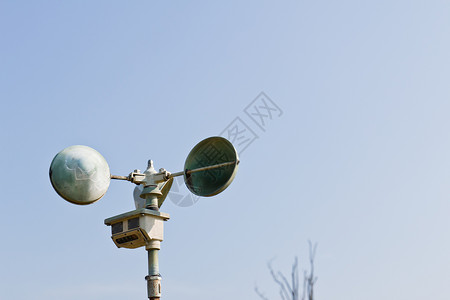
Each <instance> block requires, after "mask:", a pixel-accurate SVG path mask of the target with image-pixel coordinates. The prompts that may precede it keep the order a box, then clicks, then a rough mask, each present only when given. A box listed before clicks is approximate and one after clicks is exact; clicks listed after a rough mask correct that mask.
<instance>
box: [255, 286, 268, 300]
mask: <svg viewBox="0 0 450 300" xmlns="http://www.w3.org/2000/svg"><path fill="white" fill-rule="evenodd" d="M255 293H256V294H258V296H259V297H260V298H261V299H263V300H269V299H268V298H267V297H266V296H264V294H263V293H261V292H260V291H259V290H258V287H257V286H255Z"/></svg>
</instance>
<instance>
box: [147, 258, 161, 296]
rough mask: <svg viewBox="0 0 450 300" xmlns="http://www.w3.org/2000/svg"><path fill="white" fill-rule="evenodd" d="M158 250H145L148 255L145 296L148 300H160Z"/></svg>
mask: <svg viewBox="0 0 450 300" xmlns="http://www.w3.org/2000/svg"><path fill="white" fill-rule="evenodd" d="M158 251H159V249H147V253H148V276H146V277H145V279H146V280H147V295H148V299H150V300H159V299H161V275H160V274H159V260H158Z"/></svg>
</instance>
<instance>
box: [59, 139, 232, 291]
mask: <svg viewBox="0 0 450 300" xmlns="http://www.w3.org/2000/svg"><path fill="white" fill-rule="evenodd" d="M238 164H239V158H238V154H237V152H236V149H235V148H234V147H233V145H232V144H231V143H230V142H229V141H228V140H227V139H225V138H222V137H210V138H207V139H205V140H203V141H201V142H200V143H198V144H197V145H196V146H195V147H194V148H193V149H192V150H191V152H190V153H189V155H188V157H187V158H186V161H185V164H184V170H183V171H180V172H176V173H170V172H168V171H166V170H165V169H163V168H161V169H159V170H158V171H156V170H155V168H154V165H153V161H152V160H149V161H148V166H147V169H146V170H145V172H143V173H141V171H140V170H134V171H133V172H131V173H130V174H129V175H128V176H117V175H111V173H110V169H109V165H108V163H107V162H106V160H105V158H104V157H103V156H102V155H101V154H100V153H99V152H97V151H96V150H94V149H92V148H90V147H87V146H81V145H76V146H70V147H68V148H65V149H64V150H62V151H60V152H59V153H58V154H57V155H56V156H55V158H53V161H52V163H51V165H50V181H51V183H52V185H53V188H54V189H55V191H56V192H57V193H58V194H59V195H60V196H61V197H62V198H64V199H65V200H67V201H69V202H71V203H73V204H78V205H87V204H91V203H94V202H95V201H97V200H99V199H100V198H102V197H103V196H104V195H105V193H106V191H107V190H108V187H109V184H110V181H111V179H116V180H126V181H130V182H132V183H134V184H136V185H137V186H136V188H135V191H134V193H133V194H134V202H135V206H136V209H135V210H132V211H129V212H126V213H123V214H120V215H117V216H114V217H111V218H108V219H106V220H105V224H106V225H107V226H111V238H112V240H113V242H114V244H115V245H116V246H117V247H118V248H129V249H134V248H139V247H145V249H146V250H147V252H148V266H149V270H148V276H146V277H145V279H146V280H147V293H148V298H149V299H150V300H156V299H158V300H159V299H160V298H161V275H160V273H159V262H158V251H159V250H160V248H161V247H160V245H161V242H162V241H163V228H164V221H167V220H169V218H170V216H169V214H166V213H163V212H160V211H159V209H160V208H161V205H162V204H163V202H164V200H165V199H166V197H167V194H168V193H169V190H170V188H171V186H172V183H173V178H174V177H177V176H183V177H184V182H185V184H186V187H187V188H188V189H189V190H190V191H191V192H192V193H193V194H195V195H197V196H202V197H210V196H214V195H217V194H219V193H221V192H222V191H223V190H225V189H226V188H227V187H228V186H229V185H230V184H231V182H232V181H233V179H234V177H235V175H236V172H237V169H238Z"/></svg>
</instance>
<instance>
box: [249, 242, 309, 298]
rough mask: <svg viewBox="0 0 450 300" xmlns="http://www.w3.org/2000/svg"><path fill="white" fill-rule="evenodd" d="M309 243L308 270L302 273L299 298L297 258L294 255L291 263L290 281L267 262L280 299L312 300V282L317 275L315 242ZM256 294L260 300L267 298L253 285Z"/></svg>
mask: <svg viewBox="0 0 450 300" xmlns="http://www.w3.org/2000/svg"><path fill="white" fill-rule="evenodd" d="M308 244H309V264H310V271H309V273H308V272H307V271H306V270H305V271H304V273H303V291H302V297H301V299H300V298H299V295H300V294H299V289H300V282H299V270H298V258H297V257H295V260H294V263H293V264H292V271H291V282H289V281H288V280H287V278H286V276H284V275H283V273H281V272H275V271H274V269H273V268H272V264H271V261H269V263H267V267H268V269H269V271H270V275H271V276H272V279H273V281H275V283H276V284H278V286H279V288H280V290H279V293H280V297H281V300H314V284H315V283H316V282H317V276H314V259H315V256H316V249H317V243H315V244H314V246H313V245H312V243H311V241H308ZM255 292H256V294H257V295H258V296H259V297H260V298H261V299H262V300H269V299H268V298H267V297H266V296H265V295H264V294H263V293H261V292H260V291H259V290H258V287H256V286H255Z"/></svg>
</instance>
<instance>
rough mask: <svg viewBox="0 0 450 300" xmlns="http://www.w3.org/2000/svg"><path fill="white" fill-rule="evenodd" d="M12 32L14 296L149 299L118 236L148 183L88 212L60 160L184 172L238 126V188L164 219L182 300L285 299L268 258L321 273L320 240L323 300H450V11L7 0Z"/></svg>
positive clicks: (427, 5) (431, 4) (8, 286)
mask: <svg viewBox="0 0 450 300" xmlns="http://www.w3.org/2000/svg"><path fill="white" fill-rule="evenodd" d="M0 32H1V40H0V101H1V103H2V106H1V107H2V108H1V110H0V128H1V129H0V137H1V154H2V155H1V156H0V166H1V172H0V189H1V218H0V227H1V228H2V230H1V238H0V246H1V247H0V266H1V267H0V298H1V299H19V300H22V299H36V300H53V299H65V300H79V299H84V300H94V299H95V300H102V299H108V300H118V299H146V296H147V295H146V283H145V280H144V277H145V275H146V273H147V257H146V252H145V250H144V249H136V250H129V249H118V248H116V247H115V245H114V244H113V242H112V241H111V238H110V228H109V227H107V226H105V225H104V224H103V221H104V219H105V218H108V217H111V216H114V215H117V214H120V213H123V212H126V211H130V210H132V209H134V204H133V197H132V192H133V189H134V186H133V185H132V184H130V183H128V182H122V181H113V182H111V186H110V189H109V190H108V192H107V193H106V195H105V196H104V197H103V198H102V199H101V200H100V201H98V202H96V203H94V204H92V205H90V206H76V205H73V204H70V203H68V202H65V201H64V200H62V199H61V198H60V197H59V196H58V195H57V194H56V193H55V192H54V191H53V189H52V187H51V184H50V181H49V178H48V169H49V166H50V162H51V160H52V159H53V157H54V156H55V155H56V153H58V152H59V151H60V150H62V149H64V148H65V147H68V146H70V145H76V144H83V145H88V146H90V147H93V148H95V149H96V150H98V151H99V152H100V153H101V154H102V155H103V156H104V157H105V158H106V160H107V161H108V163H109V165H110V167H111V172H112V173H113V174H115V175H127V174H128V173H129V172H131V171H132V170H134V169H136V168H139V169H141V170H142V169H145V167H146V162H147V160H148V159H150V158H151V159H153V160H154V162H155V164H156V167H157V168H160V167H164V168H166V169H167V170H169V171H172V172H176V171H180V170H182V168H183V164H184V160H185V158H186V156H187V154H188V153H189V151H190V149H191V148H192V147H193V146H194V145H195V144H196V143H197V142H199V141H200V140H202V139H203V138H206V137H209V136H214V135H218V134H219V133H221V132H222V131H223V130H224V129H225V128H226V127H227V126H228V125H229V124H230V123H231V122H232V121H233V120H234V119H235V118H236V117H240V118H241V120H242V121H243V122H245V123H246V124H247V125H248V126H249V127H250V128H251V129H252V130H254V132H255V134H256V135H258V139H256V140H255V141H254V142H253V143H252V144H251V145H250V146H249V147H248V148H247V149H245V151H244V152H242V153H241V164H240V167H239V171H238V174H237V176H236V178H235V180H234V182H233V183H232V185H231V186H230V187H229V188H228V189H227V190H226V191H225V192H223V193H222V194H220V195H218V196H216V197H213V198H203V199H201V200H200V201H198V202H197V203H195V204H194V205H192V206H189V207H180V206H178V205H176V204H175V203H174V202H173V201H171V200H167V201H166V203H165V204H164V206H163V207H162V211H164V212H167V213H169V214H170V215H171V220H170V221H169V222H167V223H165V240H164V242H163V243H162V249H161V253H160V270H161V273H162V276H163V298H164V299H167V300H171V299H185V300H191V299H196V300H198V299H215V300H225V299H230V298H236V299H258V297H257V295H256V294H255V293H254V291H253V288H254V286H255V284H256V285H258V286H259V288H260V290H262V291H264V292H265V293H266V295H267V296H268V297H270V298H271V299H278V289H277V287H276V286H275V284H274V283H273V282H272V280H271V278H270V276H269V274H268V271H267V267H266V263H267V262H268V261H269V260H271V259H273V258H274V260H273V266H274V267H275V268H276V269H280V270H282V271H283V272H285V273H289V271H290V266H291V263H292V262H293V260H294V257H295V256H297V255H298V256H299V261H300V267H301V269H306V268H307V267H308V261H307V258H308V244H307V240H308V239H311V240H312V241H315V242H318V244H319V246H318V250H317V256H316V274H317V275H318V277H319V279H318V282H317V285H316V299H317V300H327V299H333V300H353V299H354V300H360V299H364V300H375V299H376V300H378V299H405V300H406V299H407V300H418V299H431V298H432V299H434V300H441V299H442V300H444V299H446V300H447V299H449V297H450V284H449V282H450V235H449V227H450V218H449V214H450V155H449V153H450V133H449V128H450V118H449V112H450V101H449V93H450V85H449V83H448V82H449V78H450V56H449V53H450V40H449V39H450V2H448V1H434V0H432V1H411V0H409V1H406V0H405V1H400V0H394V1H392V0H390V1H384V0H380V1H360V0H358V1H356V0H343V1H261V0H259V1H170V2H169V1H163V2H161V1H158V2H157V1H111V0H108V1H12V0H11V1H9V0H3V1H0ZM262 91H264V92H265V93H266V94H267V96H268V97H270V99H272V100H273V102H274V103H276V104H277V105H278V107H279V108H280V109H281V110H282V114H281V116H279V114H276V115H274V116H273V118H272V120H270V121H269V120H268V119H267V123H266V125H267V126H266V127H265V128H264V129H265V131H263V130H261V128H259V127H258V126H256V124H255V123H254V122H253V121H252V120H251V119H250V118H249V117H248V116H247V115H246V114H245V112H244V109H245V108H246V107H247V106H248V105H249V104H251V102H252V101H253V100H254V99H255V98H256V97H257V96H258V95H259V94H260V92H262ZM182 188H183V189H182V190H180V193H187V190H186V189H185V188H184V187H182Z"/></svg>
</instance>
